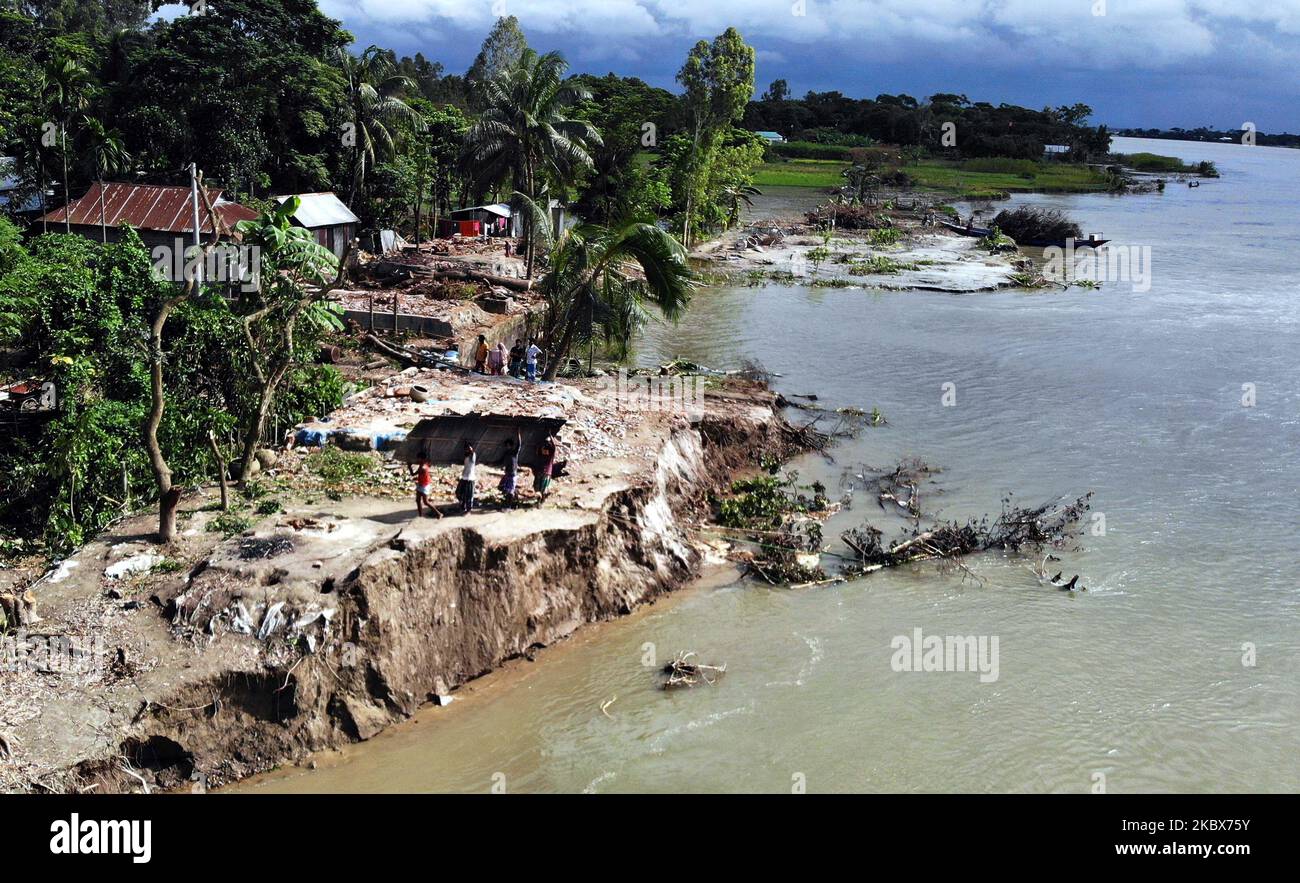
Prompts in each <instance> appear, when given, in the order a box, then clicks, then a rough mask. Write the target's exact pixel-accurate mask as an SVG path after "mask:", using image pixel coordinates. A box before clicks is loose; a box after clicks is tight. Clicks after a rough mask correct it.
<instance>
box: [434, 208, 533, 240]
mask: <svg viewBox="0 0 1300 883" xmlns="http://www.w3.org/2000/svg"><path fill="white" fill-rule="evenodd" d="M443 220H444V221H445V222H446V223H440V224H439V225H438V235H439V236H441V237H443V238H444V239H445V238H447V237H449V236H452V235H453V234H456V233H459V234H461V235H462V236H469V235H477V234H480V233H486V234H488V235H489V236H517V235H518V232H517V230H516V229H515V227H516V223H517V221H516V220H515V217H514V212H512V211H511V210H510V206H508V205H506V204H505V203H504V202H494V203H491V204H489V205H471V206H466V207H465V208H458V209H456V210H455V211H454V212H448V213H447V217H446V218H445V219H443ZM474 222H477V224H478V226H477V228H475V227H474V226H473V224H474ZM467 231H476V232H475V233H471V232H467Z"/></svg>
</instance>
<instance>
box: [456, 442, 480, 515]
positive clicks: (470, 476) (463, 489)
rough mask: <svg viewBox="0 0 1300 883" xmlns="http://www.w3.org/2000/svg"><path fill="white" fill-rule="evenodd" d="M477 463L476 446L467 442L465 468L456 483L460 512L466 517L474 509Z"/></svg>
mask: <svg viewBox="0 0 1300 883" xmlns="http://www.w3.org/2000/svg"><path fill="white" fill-rule="evenodd" d="M477 463H478V457H477V455H476V454H475V453H474V446H473V445H472V444H470V443H469V442H466V443H465V468H464V469H462V470H461V473H460V481H458V482H457V483H456V499H457V500H458V501H460V511H461V513H462V514H464V515H468V514H469V510H471V509H473V508H474V474H475V466H476V465H477Z"/></svg>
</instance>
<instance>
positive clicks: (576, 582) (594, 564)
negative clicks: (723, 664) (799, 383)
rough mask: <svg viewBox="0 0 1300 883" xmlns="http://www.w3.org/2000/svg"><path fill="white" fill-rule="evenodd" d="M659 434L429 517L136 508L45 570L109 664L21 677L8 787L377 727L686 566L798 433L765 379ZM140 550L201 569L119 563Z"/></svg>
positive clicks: (184, 778)
mask: <svg viewBox="0 0 1300 883" xmlns="http://www.w3.org/2000/svg"><path fill="white" fill-rule="evenodd" d="M642 431H643V432H644V433H646V434H647V435H646V438H647V440H648V439H649V438H650V437H652V436H657V437H658V438H659V445H658V448H657V451H658V453H657V456H655V457H653V458H629V457H623V458H608V459H606V460H597V461H592V462H589V463H585V464H582V465H581V466H580V468H579V469H578V470H577V472H576V474H575V475H573V476H572V478H571V480H570V481H569V482H566V485H567V487H566V489H565V490H564V491H563V492H561V493H557V494H556V495H555V498H554V499H553V500H552V501H548V503H547V504H546V505H545V506H544V507H541V508H526V509H522V510H501V511H484V512H476V513H475V514H473V515H471V516H469V517H466V518H450V517H449V518H443V519H428V518H426V519H419V520H417V519H414V518H413V517H412V513H411V512H410V507H409V504H398V503H395V502H394V501H392V500H365V499H345V500H343V501H340V502H339V503H337V504H336V505H334V506H333V507H332V508H331V510H330V511H329V512H325V511H323V510H322V509H321V507H320V506H319V504H317V503H316V502H315V501H312V500H306V501H299V502H298V503H295V504H294V505H291V506H288V507H287V511H286V512H284V513H282V514H281V516H279V517H278V518H272V519H269V520H267V521H264V522H263V523H259V524H258V525H257V526H255V527H254V528H253V529H250V530H247V531H245V532H244V533H243V534H242V535H239V536H232V537H230V538H228V539H221V538H220V537H217V536H214V534H212V533H210V532H209V531H208V530H207V529H206V527H205V524H206V523H210V521H211V519H212V518H214V517H216V516H217V515H218V514H219V513H216V512H215V511H211V507H206V506H204V504H205V503H206V502H207V498H205V497H200V498H198V499H191V500H188V501H187V503H186V507H187V509H188V510H189V511H190V513H191V514H190V516H189V525H190V526H189V527H188V528H187V529H186V530H185V531H184V533H185V536H184V537H182V539H181V541H180V544H179V547H170V548H167V549H156V548H153V547H152V546H151V545H150V538H149V537H148V534H147V531H148V530H149V526H150V524H151V519H150V518H149V517H148V516H143V515H142V516H140V517H139V518H136V519H133V520H130V521H128V522H124V523H123V524H122V525H120V526H119V528H118V529H117V530H115V531H113V532H112V533H111V534H109V535H106V536H105V537H102V538H100V539H99V540H97V541H96V542H94V543H91V544H89V545H88V546H87V547H86V548H84V549H83V550H82V551H81V552H80V553H78V555H77V556H75V557H74V558H73V559H70V562H71V563H70V564H69V563H68V562H65V565H64V566H63V567H62V568H60V572H61V574H62V576H61V578H60V579H59V580H58V581H57V582H50V581H49V580H47V581H46V582H44V583H42V584H40V585H38V586H36V594H37V596H38V598H39V599H40V608H39V609H40V610H41V611H42V615H43V616H44V617H45V620H44V622H43V624H42V626H41V627H42V628H43V629H45V630H46V631H47V632H49V633H52V634H58V633H60V632H68V631H74V632H75V631H80V632H81V633H82V634H84V635H86V636H88V637H90V636H96V637H99V638H102V639H103V640H102V646H101V647H100V648H99V650H97V651H95V652H96V655H97V656H98V658H99V659H100V662H101V663H102V666H101V667H100V669H99V670H97V671H91V672H88V673H84V674H66V673H59V672H52V671H44V672H41V671H37V672H35V673H27V674H25V675H18V674H13V673H6V674H5V676H4V678H5V679H4V681H3V685H4V688H3V690H0V736H3V737H4V739H3V743H2V744H0V747H2V748H3V749H4V750H3V751H0V777H2V778H0V785H2V786H3V787H4V788H5V789H7V790H49V791H74V792H75V791H85V790H93V791H94V792H95V793H105V792H121V791H140V790H145V789H146V788H147V789H149V790H161V789H176V788H181V789H185V788H190V787H193V786H194V785H195V784H198V785H200V786H202V787H215V786H218V785H221V784H223V783H227V782H232V781H236V780H238V779H241V778H243V777H245V776H248V775H251V774H253V773H257V772H262V771H265V770H269V769H271V768H273V767H276V766H280V765H284V764H288V763H293V762H296V761H299V760H302V759H303V758H305V757H306V756H307V755H308V754H310V753H311V752H315V751H319V750H322V749H327V748H331V747H337V746H339V745H342V744H345V743H350V742H355V741H358V740H365V739H368V738H370V737H371V736H373V735H375V734H376V733H378V732H379V731H381V730H382V729H384V728H385V727H387V726H388V725H390V724H392V723H394V722H397V721H400V720H403V719H405V718H407V717H409V716H411V715H412V714H414V713H415V712H416V711H417V710H418V709H419V708H421V707H422V706H424V705H426V704H427V703H429V702H430V701H436V700H437V699H438V697H445V696H447V695H449V694H452V693H453V691H454V690H455V689H456V688H457V687H458V686H460V685H462V684H465V683H466V682H468V681H470V680H472V679H474V678H476V677H478V676H480V675H482V674H485V673H487V672H489V671H492V670H494V669H495V668H497V667H499V666H501V665H502V664H503V663H504V662H506V661H507V660H510V659H514V658H517V657H522V656H528V655H530V654H531V653H532V652H533V651H534V650H535V649H537V648H539V647H544V646H546V645H548V644H551V643H553V642H555V641H558V640H561V639H563V638H565V637H566V636H568V635H571V634H573V633H574V632H575V631H577V630H578V629H580V628H581V627H583V626H584V625H586V624H588V623H594V622H600V621H602V620H608V619H612V618H614V617H618V616H621V615H624V614H626V613H629V612H630V611H632V610H634V609H635V608H637V607H638V606H641V605H643V604H646V603H648V602H651V601H653V600H654V599H655V598H657V597H659V596H661V595H662V594H664V593H665V592H669V591H671V590H673V589H675V588H677V587H679V586H681V585H683V584H685V583H686V582H688V581H689V580H691V579H692V578H693V576H694V575H695V574H697V573H698V571H699V568H700V565H701V561H702V558H703V549H704V547H703V545H702V544H700V543H699V542H697V540H696V539H695V537H694V530H693V527H694V525H695V524H696V523H697V522H698V520H699V519H700V518H701V517H702V516H704V515H705V514H706V506H707V502H706V501H707V495H708V492H709V491H710V490H711V489H713V488H714V487H716V486H717V485H718V484H720V483H722V482H724V481H726V480H728V479H729V478H730V477H731V476H732V475H734V474H736V473H737V472H738V471H741V470H745V469H748V468H752V467H753V466H754V465H755V464H756V463H757V462H758V460H759V458H760V457H768V458H770V457H785V456H789V455H790V454H792V453H794V452H795V451H796V450H797V441H796V436H795V435H794V434H793V433H792V432H791V430H790V427H789V426H788V424H786V423H785V421H784V420H783V419H782V418H781V416H780V415H779V413H778V412H777V410H776V404H775V400H774V397H773V396H772V395H771V394H770V393H768V392H767V391H765V390H762V391H760V390H746V391H744V392H741V393H737V392H730V393H723V394H720V395H710V396H709V397H708V399H706V407H705V409H704V414H703V416H702V417H701V418H700V419H699V420H698V421H696V422H693V423H687V422H686V421H685V420H684V419H683V418H681V417H680V416H676V417H673V418H671V419H669V418H667V417H665V418H664V419H662V420H659V421H653V422H648V423H647V424H646V425H645V427H644V429H643V430H642ZM309 513H310V514H309ZM141 555H146V556H153V557H154V558H161V559H162V560H174V561H184V562H185V569H184V570H181V571H178V572H176V573H171V574H163V575H157V570H158V568H157V567H153V568H152V570H148V571H144V576H142V577H141V579H142V580H143V581H142V582H141V583H137V584H127V583H125V582H123V579H124V578H123V577H119V578H118V579H117V580H109V579H108V578H107V577H106V575H105V572H106V571H107V570H109V569H110V568H112V567H113V565H114V564H115V563H116V564H121V562H124V561H134V560H137V558H138V556H141ZM155 563H156V562H155ZM117 569H118V571H126V570H127V569H126V568H123V567H119V568H117ZM150 573H153V574H155V575H153V576H149V574H150ZM127 579H129V577H127ZM24 678H26V680H24ZM24 685H26V687H27V689H26V692H24V691H23V689H21V688H22V687H23V686H24Z"/></svg>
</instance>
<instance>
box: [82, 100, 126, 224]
mask: <svg viewBox="0 0 1300 883" xmlns="http://www.w3.org/2000/svg"><path fill="white" fill-rule="evenodd" d="M83 128H84V131H85V136H84V137H85V140H86V146H87V150H88V156H89V159H90V165H91V166H92V168H93V171H94V173H95V181H96V182H98V183H99V241H100V242H108V223H107V220H106V213H107V209H106V206H105V204H104V177H105V175H108V174H116V173H118V172H123V171H126V168H127V164H128V163H129V162H130V157H129V156H128V155H127V152H126V148H125V147H123V146H122V133H121V132H119V131H117V130H116V129H105V128H104V124H103V123H101V122H100V121H99V120H97V119H95V118H93V117H86V118H85V121H84V124H83Z"/></svg>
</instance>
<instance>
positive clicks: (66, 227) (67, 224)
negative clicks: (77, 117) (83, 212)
mask: <svg viewBox="0 0 1300 883" xmlns="http://www.w3.org/2000/svg"><path fill="white" fill-rule="evenodd" d="M60 141H61V142H62V143H63V232H64V233H71V232H72V209H71V208H70V206H71V205H72V196H71V193H70V192H69V190H68V126H67V123H66V122H65V123H64V125H63V131H62V133H60Z"/></svg>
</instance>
